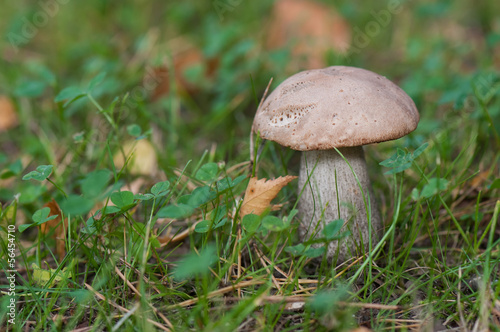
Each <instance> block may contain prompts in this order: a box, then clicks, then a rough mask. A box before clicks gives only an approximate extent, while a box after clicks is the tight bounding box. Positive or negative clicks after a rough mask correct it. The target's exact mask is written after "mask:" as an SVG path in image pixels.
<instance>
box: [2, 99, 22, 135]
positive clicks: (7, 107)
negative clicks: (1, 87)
mask: <svg viewBox="0 0 500 332" xmlns="http://www.w3.org/2000/svg"><path fill="white" fill-rule="evenodd" d="M17 124H18V119H17V113H16V111H15V109H14V105H12V101H11V100H10V99H9V98H7V97H6V96H0V132H2V131H6V130H8V129H10V128H13V127H15V126H16V125H17Z"/></svg>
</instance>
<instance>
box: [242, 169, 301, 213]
mask: <svg viewBox="0 0 500 332" xmlns="http://www.w3.org/2000/svg"><path fill="white" fill-rule="evenodd" d="M296 178H297V177H296V176H291V175H287V176H282V177H279V178H277V179H274V180H267V179H260V180H258V179H257V178H256V177H253V178H251V179H250V182H248V186H247V190H246V191H245V198H244V199H243V204H242V205H241V210H240V216H241V218H243V217H244V216H246V215H247V214H250V213H253V214H257V215H260V214H262V213H263V212H264V211H265V210H266V209H268V208H269V206H270V205H271V201H272V200H273V198H274V197H276V195H278V193H279V192H280V190H281V188H283V187H284V186H286V185H287V184H288V183H289V182H290V181H292V180H294V179H296Z"/></svg>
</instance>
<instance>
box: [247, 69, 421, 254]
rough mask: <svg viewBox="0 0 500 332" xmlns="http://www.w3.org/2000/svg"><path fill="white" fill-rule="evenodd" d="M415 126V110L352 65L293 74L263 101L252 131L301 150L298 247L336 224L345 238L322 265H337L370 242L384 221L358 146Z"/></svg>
mask: <svg viewBox="0 0 500 332" xmlns="http://www.w3.org/2000/svg"><path fill="white" fill-rule="evenodd" d="M418 121H419V114H418V111H417V109H416V107H415V104H414V103H413V101H412V100H411V98H410V97H409V96H408V95H407V94H406V93H405V92H404V91H403V90H401V89H400V88H399V87H398V86H396V85H395V84H394V83H392V82H391V81H389V80H388V79H387V78H385V77H383V76H380V75H378V74H375V73H373V72H371V71H368V70H364V69H360V68H354V67H344V66H333V67H328V68H324V69H316V70H308V71H304V72H300V73H298V74H295V75H293V76H291V77H289V78H288V79H286V80H285V81H284V82H283V83H281V84H280V85H279V86H278V87H277V88H276V89H275V90H274V91H273V92H272V93H271V94H270V95H269V96H268V97H267V99H266V100H265V101H264V103H263V104H262V105H260V107H259V109H258V110H257V114H256V115H255V119H254V124H253V128H252V130H253V131H255V132H259V133H260V135H261V137H262V138H264V139H267V140H272V141H275V142H277V143H279V144H281V145H283V146H287V147H290V148H292V149H294V150H299V151H304V152H303V154H302V161H301V170H300V174H299V193H300V192H301V191H302V189H304V191H303V193H302V195H301V196H300V200H299V216H300V218H301V224H300V226H299V235H300V237H301V240H302V241H308V240H309V239H310V238H311V237H312V238H315V237H320V236H321V235H322V234H321V230H322V229H323V228H324V226H325V225H326V224H327V223H328V222H331V221H333V220H336V219H343V220H344V221H345V226H344V229H343V230H347V229H348V230H350V231H351V233H352V235H351V236H350V237H349V238H348V239H345V240H343V241H340V242H337V241H333V242H330V243H329V245H328V250H327V256H328V258H329V259H334V258H337V262H341V261H344V260H346V259H348V258H350V257H354V256H358V255H360V254H363V253H364V252H366V250H367V249H368V248H369V245H370V243H371V244H372V245H373V246H374V245H375V244H376V242H377V240H378V238H379V234H380V233H381V232H382V231H383V223H382V219H381V217H380V214H379V212H378V208H377V206H376V199H375V197H374V195H373V193H372V191H371V186H370V180H369V177H368V171H367V168H366V163H365V159H364V154H363V148H362V145H365V144H370V143H376V142H383V141H388V140H393V139H397V138H400V137H402V136H404V135H406V134H408V133H410V132H411V131H413V130H415V128H416V127H417V124H418ZM335 148H337V149H339V151H340V152H341V153H342V155H343V156H344V158H345V160H344V158H342V157H341V156H340V155H339V153H338V152H337V151H336V150H335ZM346 160H347V161H348V162H349V163H347V162H346ZM349 164H350V167H349ZM313 169H314V171H313ZM339 243H340V244H339Z"/></svg>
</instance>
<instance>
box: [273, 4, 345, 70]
mask: <svg viewBox="0 0 500 332" xmlns="http://www.w3.org/2000/svg"><path fill="white" fill-rule="evenodd" d="M350 41H351V29H350V26H349V24H348V23H347V22H346V21H345V20H344V18H342V17H341V16H340V14H338V13H337V12H336V11H335V10H334V8H333V7H332V6H328V5H326V4H321V3H318V2H315V1H311V0H280V1H277V2H276V3H275V4H274V8H273V14H272V17H271V24H270V28H269V34H268V38H267V41H266V45H267V48H268V49H271V50H272V49H279V48H282V47H286V46H290V47H291V50H292V55H293V59H298V60H297V61H299V63H296V64H294V65H295V68H292V69H293V70H298V69H304V68H306V69H313V68H323V67H325V66H326V61H325V55H326V52H327V51H329V50H333V51H335V52H338V53H341V54H344V53H345V52H347V51H348V49H349V44H350ZM297 67H298V68H297Z"/></svg>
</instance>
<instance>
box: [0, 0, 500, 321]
mask: <svg viewBox="0 0 500 332" xmlns="http://www.w3.org/2000/svg"><path fill="white" fill-rule="evenodd" d="M231 4H232V7H227V8H228V10H227V11H225V12H224V13H223V14H222V16H221V15H219V14H220V13H218V12H217V11H216V10H215V9H214V3H211V2H206V3H205V2H201V1H200V2H192V3H190V4H187V3H186V4H184V3H183V4H180V3H179V4H163V3H162V2H159V1H151V2H144V1H138V0H125V1H122V2H120V5H117V4H115V3H112V2H109V1H104V0H91V1H86V2H85V3H81V2H68V3H66V4H59V3H58V7H57V10H55V9H54V10H55V12H54V13H55V14H54V15H53V17H52V16H51V17H50V19H48V20H47V22H46V23H45V24H39V26H36V27H35V28H36V29H35V30H33V31H31V34H30V35H32V36H31V37H30V38H27V37H26V36H27V35H26V33H25V34H22V31H23V28H24V29H28V28H29V27H25V26H23V24H26V23H25V22H26V19H27V21H28V22H30V20H32V19H33V17H35V16H34V15H36V14H37V13H39V12H40V10H41V8H42V7H40V6H41V3H35V4H32V3H29V4H28V3H27V2H12V1H11V2H8V3H6V4H4V6H3V8H2V13H1V14H0V17H1V18H2V19H1V20H0V31H1V34H2V36H4V37H5V38H4V39H3V42H2V43H1V44H0V54H2V56H1V58H2V60H1V61H0V95H4V96H7V97H8V98H9V99H10V100H11V102H12V103H13V105H14V107H15V110H16V113H17V115H18V124H17V125H16V126H14V127H12V128H9V129H8V130H5V131H2V132H0V147H1V150H0V178H1V179H0V203H1V209H0V225H1V227H2V228H1V231H0V234H1V236H2V239H3V241H2V242H1V243H2V256H1V258H0V265H1V266H2V270H3V271H5V273H3V274H2V275H1V277H0V279H1V281H2V282H1V283H0V287H1V291H2V297H1V298H0V322H1V324H0V326H3V327H2V328H0V329H2V330H6V329H12V330H13V331H26V330H35V331H59V330H61V331H72V330H76V331H102V330H105V331H136V330H137V331H151V330H154V329H156V330H159V331H160V330H175V331H190V330H195V331H197V330H207V331H236V330H239V331H255V330H262V331H267V330H279V331H293V330H305V331H326V330H345V331H351V330H354V329H355V328H356V327H358V326H364V327H367V328H369V329H371V330H444V329H447V328H448V329H449V328H454V329H457V330H458V329H461V330H475V331H480V330H488V329H489V330H499V327H500V324H499V320H500V302H498V301H499V293H500V283H498V277H499V271H498V262H499V259H500V258H499V251H498V248H499V241H500V236H499V233H498V225H497V223H498V216H499V213H500V203H499V197H500V195H499V193H500V180H499V179H500V170H499V160H500V139H499V133H500V127H499V124H500V111H499V110H500V88H499V87H500V85H499V77H500V76H499V62H498V61H499V60H498V57H495V56H496V54H498V49H499V47H500V46H499V43H500V21H499V20H498V18H497V17H496V16H495V15H493V13H495V12H498V4H497V3H496V2H494V1H483V2H482V3H481V4H480V5H479V4H477V5H476V4H475V3H472V1H468V0H464V1H459V2H449V1H440V2H437V3H431V2H425V1H420V2H415V1H408V2H404V3H402V5H401V6H402V7H401V11H399V12H398V13H397V14H394V15H393V16H392V18H391V22H390V24H388V25H387V26H385V27H381V29H380V32H379V33H378V34H376V35H375V36H373V37H370V40H369V43H368V44H367V45H366V46H365V47H361V48H360V45H359V40H360V37H359V35H358V36H357V35H356V31H364V29H365V28H366V27H367V26H368V24H369V23H370V22H373V20H374V18H373V14H372V13H373V12H378V11H380V10H384V9H385V7H384V6H383V5H382V4H370V5H367V4H366V3H363V6H361V5H360V3H358V2H354V3H352V2H348V1H339V2H338V4H337V5H338V8H339V10H340V11H341V13H342V14H343V15H344V16H345V17H346V19H347V20H348V21H349V23H350V25H351V28H352V29H353V31H354V34H353V38H352V41H351V43H352V46H353V47H357V48H360V49H362V52H359V53H351V54H350V55H349V56H347V57H346V56H342V55H337V54H335V53H330V54H328V55H327V64H328V65H339V64H347V65H354V66H359V67H364V68H367V69H371V70H373V71H376V72H379V73H381V74H383V75H385V76H387V77H389V78H390V79H392V80H394V81H395V82H397V83H398V84H399V85H400V86H401V87H402V88H403V89H404V90H405V91H406V92H407V93H408V94H410V95H411V97H412V98H413V99H414V101H415V102H416V104H417V107H418V109H419V111H420V115H421V121H420V124H419V127H418V129H417V130H416V131H415V132H414V133H412V134H411V135H409V136H407V137H405V138H402V139H400V140H398V141H394V142H387V143H383V144H377V145H372V146H368V147H367V148H366V156H367V163H368V165H369V167H370V171H371V173H370V176H371V179H372V184H373V187H374V193H375V195H376V197H377V200H378V201H379V202H380V206H381V214H382V216H383V221H384V225H385V233H384V239H385V242H383V243H381V244H380V245H379V246H378V247H377V249H378V250H377V251H373V252H371V253H369V254H368V255H367V256H366V257H363V256H360V257H353V258H352V259H351V260H349V261H348V262H345V263H344V264H342V265H338V266H335V265H332V264H330V263H329V262H327V261H326V259H324V258H323V259H321V256H317V255H318V254H321V252H320V251H317V250H316V251H315V250H313V249H309V250H308V251H307V250H306V251H299V250H298V249H297V247H296V246H297V245H298V244H300V242H299V240H298V237H297V234H296V233H297V232H296V228H297V224H298V221H299V220H298V217H297V215H296V214H295V212H296V211H295V210H294V205H295V202H296V199H297V195H298V189H297V188H296V182H292V183H290V184H289V185H288V186H286V187H285V188H284V189H283V190H282V191H281V192H280V194H279V195H278V197H277V198H276V199H275V200H274V203H276V204H280V206H279V209H277V210H275V211H270V212H268V213H267V214H266V215H264V216H262V217H251V218H254V219H251V218H250V219H247V220H246V221H245V222H244V223H243V225H244V227H241V220H240V219H241V218H239V209H240V207H241V205H240V204H241V201H242V199H243V195H244V192H245V188H246V185H247V183H248V177H249V176H250V175H252V174H253V173H255V174H256V175H257V176H258V177H259V178H273V177H279V176H284V175H287V174H291V175H295V174H298V161H299V155H298V153H296V152H294V151H291V150H288V149H284V148H281V147H279V146H278V145H275V144H273V143H271V142H265V143H262V144H261V143H259V142H257V143H256V144H255V145H252V144H250V141H249V136H250V129H251V123H252V119H253V115H254V113H255V109H256V108H257V105H258V103H259V100H260V97H261V96H262V94H263V92H264V90H265V88H266V86H267V84H268V82H269V79H270V78H271V77H274V82H273V87H275V86H276V85H277V84H278V83H279V82H281V81H282V80H283V79H284V78H285V77H287V76H289V75H291V74H293V73H295V72H296V71H298V70H299V69H300V68H297V67H293V66H292V67H290V66H288V65H287V64H288V63H291V59H292V52H291V49H290V48H289V47H284V48H282V49H277V50H266V49H265V46H264V44H265V43H264V39H265V34H266V33H265V32H264V26H263V24H262V18H261V17H262V13H268V12H269V11H270V8H271V3H267V2H265V1H254V2H252V3H251V4H250V2H248V3H246V2H241V3H238V4H237V3H236V2H231ZM53 8H56V7H53ZM31 22H32V21H31ZM9 33H10V34H9ZM12 33H16V34H17V35H19V36H22V37H23V38H24V39H23V40H22V43H21V44H19V45H18V46H17V49H16V47H13V45H12V43H11V41H12V38H13V37H12V36H13V35H12ZM9 36H10V37H9ZM9 38H10V39H9ZM357 40H358V44H357V42H356V41H357ZM167 41H168V42H167ZM193 45H195V46H193ZM193 48H197V49H198V50H199V52H200V53H201V54H202V57H201V58H200V59H198V60H197V61H195V62H193V64H191V65H190V66H188V67H183V68H182V69H179V66H176V63H175V61H176V60H175V56H174V54H177V53H179V52H181V50H184V49H193ZM495 52H496V53H495ZM214 63H215V64H216V65H215V66H216V69H215V70H213V72H212V73H210V74H208V72H210V70H209V69H210V67H211V66H212V65H213V64H214ZM159 64H166V65H167V66H168V67H169V69H170V72H171V73H172V72H174V71H175V70H179V71H182V75H184V81H179V80H176V79H175V78H174V75H169V76H164V77H159V76H157V73H156V74H153V73H155V68H156V66H158V65H159ZM161 84H168V85H169V87H168V91H167V92H164V94H163V95H160V96H156V93H157V88H158V86H160V85H161ZM73 99H74V100H73ZM72 100H73V101H72ZM144 142H146V143H144ZM140 144H143V145H140ZM144 144H145V145H144ZM134 145H135V146H140V149H138V150H136V152H135V153H134V154H133V153H132V152H131V149H130V146H134ZM252 146H254V151H250V148H251V147H252ZM419 148H420V149H419ZM141 151H148V152H147V153H144V152H143V153H142V154H141ZM251 154H253V155H254V156H255V155H259V158H258V162H257V163H256V164H254V165H252V164H251V163H250V162H249V160H250V159H251V158H250V155H251ZM134 156H135V159H134ZM384 160H386V162H385V163H383V165H380V164H379V163H380V162H382V161H384ZM41 165H45V166H47V165H52V166H53V167H52V168H50V167H42V168H38V169H37V167H38V166H41ZM125 165H128V167H125ZM32 171H37V172H35V173H31V175H30V176H28V178H26V175H27V174H30V172H32ZM384 173H386V174H384ZM23 177H24V178H25V179H24V180H23ZM132 192H134V193H135V195H134V194H133V193H132ZM137 193H141V194H140V195H139V194H137ZM52 199H54V200H55V201H56V202H57V203H58V205H59V206H60V207H61V208H62V213H63V216H64V218H56V219H54V220H55V221H56V222H55V223H54V222H53V221H51V220H47V219H49V218H50V216H49V214H46V213H45V212H48V210H42V211H40V210H41V209H42V208H43V207H44V204H46V203H48V202H50V201H51V200H52ZM111 203H113V204H111ZM37 211H39V212H37ZM66 218H67V223H65V222H64V220H65V219H66ZM51 222H52V224H51ZM28 224H33V225H31V226H30V227H27V226H26V225H28ZM44 224H45V225H51V226H50V227H48V231H45V232H42V231H41V228H42V225H44ZM56 224H57V225H59V226H58V227H59V228H58V227H56ZM9 225H15V231H13V232H9V231H10V230H12V229H14V228H12V226H9ZM23 225H25V226H23ZM26 227H27V228H26ZM24 228H26V229H24ZM58 229H62V233H57V232H61V231H58ZM21 230H22V232H21ZM9 234H11V235H10V238H11V239H12V240H11V241H9ZM61 234H62V235H61ZM9 244H11V246H9ZM375 245H376V244H374V247H375ZM58 246H59V248H60V246H62V247H64V250H63V251H64V254H62V255H61V252H62V251H61V249H57V248H58ZM12 247H15V250H14V251H13V254H12V251H9V249H11V248H12ZM58 250H59V251H58ZM9 255H10V256H9ZM316 256H317V257H316ZM312 257H316V258H315V259H313V258H312ZM318 257H319V258H318ZM10 259H13V260H14V261H15V265H14V270H15V271H16V272H15V273H14V275H15V291H14V293H15V296H14V297H12V296H10V295H9V292H10V289H9V285H10V279H7V277H8V276H10V275H11V273H10V272H7V271H8V270H12V268H11V267H9V264H10V263H11V261H9V260H10ZM33 264H35V265H33ZM12 298H13V299H15V324H14V325H12V324H8V320H9V319H10V317H9V316H8V315H7V314H8V313H9V308H8V305H9V303H10V302H9V301H11V299H12Z"/></svg>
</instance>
